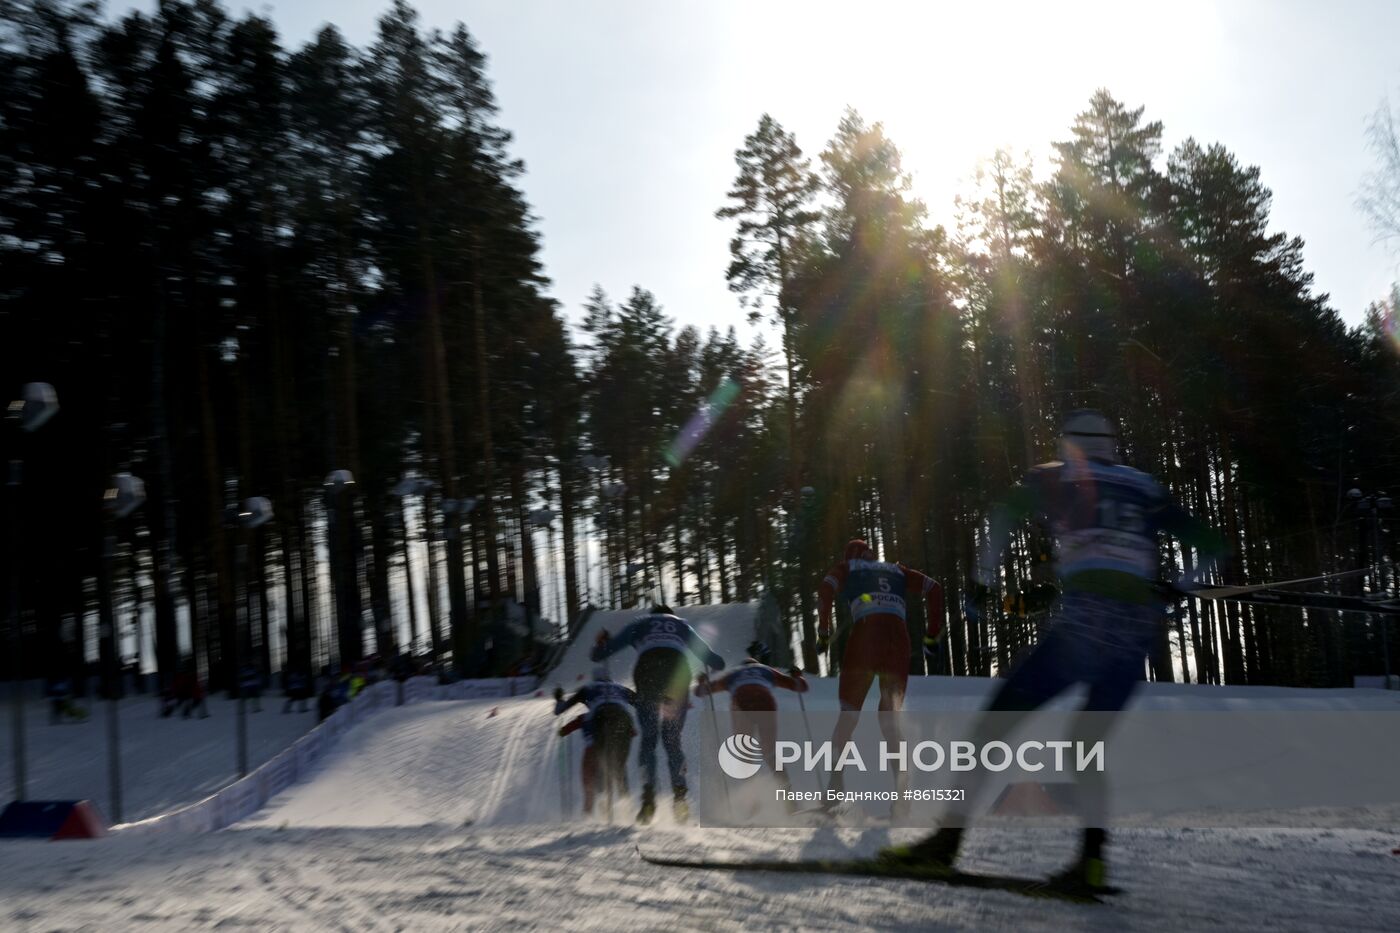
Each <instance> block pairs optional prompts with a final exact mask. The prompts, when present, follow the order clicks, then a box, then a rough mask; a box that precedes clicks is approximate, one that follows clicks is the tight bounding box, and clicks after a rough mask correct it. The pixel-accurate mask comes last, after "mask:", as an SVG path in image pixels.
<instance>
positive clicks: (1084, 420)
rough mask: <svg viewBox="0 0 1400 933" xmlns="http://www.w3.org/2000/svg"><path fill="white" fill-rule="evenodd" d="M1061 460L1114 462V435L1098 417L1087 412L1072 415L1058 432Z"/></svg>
mask: <svg viewBox="0 0 1400 933" xmlns="http://www.w3.org/2000/svg"><path fill="white" fill-rule="evenodd" d="M1060 459H1061V460H1067V461H1068V460H1097V461H1099V462H1101V463H1117V462H1118V432H1117V431H1115V430H1114V429H1113V424H1112V423H1111V422H1110V421H1109V420H1108V419H1107V418H1105V417H1104V416H1103V415H1102V414H1101V413H1099V412H1097V411H1094V410H1093V409H1090V408H1081V409H1079V410H1078V411H1072V412H1070V413H1069V415H1068V416H1067V417H1066V418H1065V426H1064V428H1063V429H1062V430H1061V431H1060Z"/></svg>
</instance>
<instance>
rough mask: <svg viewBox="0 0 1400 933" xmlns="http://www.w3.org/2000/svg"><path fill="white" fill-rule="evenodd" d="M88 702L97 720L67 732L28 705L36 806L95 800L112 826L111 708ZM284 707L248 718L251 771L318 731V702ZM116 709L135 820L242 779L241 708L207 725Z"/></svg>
mask: <svg viewBox="0 0 1400 933" xmlns="http://www.w3.org/2000/svg"><path fill="white" fill-rule="evenodd" d="M6 699H7V700H8V697H7V698H6ZM79 702H80V703H82V705H84V706H85V707H86V708H88V709H89V715H88V718H87V719H86V720H85V721H83V722H76V723H74V722H66V723H63V724H61V725H51V724H50V723H49V704H48V701H47V700H40V699H37V698H35V699H33V700H31V701H30V702H28V703H27V704H26V705H25V711H26V713H27V715H26V716H25V722H26V728H25V733H26V738H27V741H26V742H25V747H26V749H27V754H26V759H27V765H28V767H27V771H28V775H27V779H26V781H25V783H26V785H27V790H28V796H29V798H30V799H31V800H72V799H77V798H87V799H90V800H92V801H93V802H94V803H96V804H97V806H98V808H99V809H100V810H102V812H103V813H104V814H106V815H107V817H108V819H110V818H111V801H110V799H109V795H108V791H107V787H108V780H107V773H108V772H107V702H106V701H103V700H98V701H86V700H85V701H79ZM250 703H251V701H250ZM282 703H283V700H282V698H281V697H280V696H264V697H263V701H262V708H263V711H262V712H261V713H251V712H250V713H249V715H248V767H249V768H256V767H257V766H258V765H260V764H262V763H263V762H264V761H267V760H268V759H269V758H271V757H272V756H273V755H276V754H277V753H278V752H280V751H281V750H282V749H284V748H286V747H287V746H288V745H291V744H292V743H293V742H295V741H296V740H297V739H298V738H299V737H300V736H302V735H303V734H305V733H306V731H307V730H308V729H310V728H311V727H313V726H314V725H316V704H315V702H314V701H309V702H308V703H307V705H306V708H307V709H308V710H309V712H305V713H298V712H291V713H287V714H286V715H283V714H282V712H281V710H282ZM5 705H6V707H7V708H6V709H5V713H4V717H3V722H0V802H8V801H10V800H13V799H14V796H15V786H14V746H13V744H12V743H11V741H10V734H11V733H10V709H9V703H8V702H7V703H6V704H5ZM117 705H118V709H119V712H118V729H119V733H120V735H121V742H120V747H121V771H122V796H123V803H124V809H123V811H122V816H123V817H124V818H125V819H126V820H139V819H144V818H145V817H148V816H154V815H155V814H157V813H163V812H165V811H166V810H170V809H172V808H174V807H176V806H179V805H181V804H186V803H192V802H193V801H195V800H199V799H200V798H202V797H206V796H208V795H209V794H211V793H213V792H214V791H216V790H218V789H219V788H220V787H223V786H224V785H225V784H228V783H229V782H230V781H232V780H234V779H235V778H237V777H238V752H237V746H236V745H235V741H236V738H235V736H236V729H237V708H238V702H237V701H236V700H226V699H224V698H223V697H222V696H219V697H212V698H210V699H209V701H208V706H209V718H208V719H200V718H198V714H196V715H195V716H194V717H192V718H190V719H182V718H181V717H180V716H179V714H176V715H175V716H173V717H171V718H169V719H161V718H160V717H159V716H158V715H157V714H156V713H157V701H156V699H155V697H153V696H150V695H147V696H134V697H127V698H126V699H124V700H121V701H120V702H119V703H118V704H117ZM251 708H252V707H251V705H250V706H249V709H251ZM296 708H297V707H296V705H294V706H293V710H295V709H296ZM0 926H3V924H0Z"/></svg>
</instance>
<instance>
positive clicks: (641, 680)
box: [592, 603, 724, 824]
mask: <svg viewBox="0 0 1400 933" xmlns="http://www.w3.org/2000/svg"><path fill="white" fill-rule="evenodd" d="M624 648H635V649H636V651H637V663H636V665H635V666H634V667H633V668H632V685H633V686H634V687H635V688H636V691H637V704H636V706H637V726H638V728H639V729H640V730H641V748H640V750H639V751H638V753H637V762H638V764H639V765H640V766H641V769H642V781H643V784H642V808H641V810H640V812H638V814H637V822H638V823H642V824H646V823H650V822H651V818H652V816H653V815H655V813H656V742H657V739H658V738H659V739H660V740H661V744H662V746H663V747H664V748H665V750H666V766H667V769H668V770H669V771H670V774H671V793H672V797H673V806H674V809H675V816H676V821H677V822H681V823H683V822H685V821H686V820H687V819H688V818H689V816H690V805H689V804H687V803H686V799H685V798H686V792H687V784H686V775H685V752H684V751H683V750H682V749H681V730H682V729H683V728H685V715H686V711H687V710H688V709H689V708H690V677H691V666H690V661H689V660H688V658H690V657H694V658H695V659H697V660H698V661H699V662H700V664H701V665H703V666H704V667H706V668H709V669H710V670H715V671H718V670H723V669H724V658H722V657H720V656H719V655H718V654H716V653H715V652H714V650H713V649H711V648H710V646H709V644H708V643H706V641H705V639H703V638H701V637H700V636H699V635H698V634H696V632H695V629H693V628H691V627H690V624H689V623H688V622H686V621H685V620H684V619H681V618H679V617H677V616H676V615H675V614H674V613H673V612H671V610H670V608H669V607H667V606H663V605H661V604H659V603H658V604H656V605H654V606H652V607H651V612H650V613H649V614H647V615H644V616H641V617H640V618H638V619H637V620H636V621H634V622H632V624H630V625H628V626H627V627H626V628H625V629H623V630H622V631H621V632H619V633H618V634H617V635H615V636H613V635H609V634H608V632H607V631H606V630H604V631H602V632H599V633H598V641H597V643H596V644H595V645H594V646H593V652H592V658H593V660H594V661H595V662H598V661H602V660H603V659H605V658H608V657H610V656H612V655H614V654H616V653H617V652H619V651H621V650H623V649H624Z"/></svg>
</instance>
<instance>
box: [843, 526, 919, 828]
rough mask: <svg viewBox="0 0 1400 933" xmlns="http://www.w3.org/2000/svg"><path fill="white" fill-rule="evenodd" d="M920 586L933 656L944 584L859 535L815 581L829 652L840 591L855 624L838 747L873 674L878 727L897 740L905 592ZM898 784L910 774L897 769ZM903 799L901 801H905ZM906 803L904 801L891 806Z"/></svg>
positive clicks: (905, 669) (904, 667)
mask: <svg viewBox="0 0 1400 933" xmlns="http://www.w3.org/2000/svg"><path fill="white" fill-rule="evenodd" d="M910 588H914V589H917V590H918V591H919V592H920V593H922V594H923V599H924V639H923V641H924V645H923V648H924V654H925V655H926V656H931V655H932V654H933V652H934V649H935V648H936V647H937V645H938V641H939V639H940V638H941V636H942V634H943V587H942V586H940V585H939V584H938V582H937V581H935V580H933V579H931V578H930V577H927V576H925V575H924V574H922V573H920V572H919V571H917V570H911V569H910V568H908V567H906V566H904V565H903V564H898V563H886V562H883V561H880V560H877V559H876V557H875V552H874V551H873V550H872V549H871V547H870V545H868V544H866V543H865V542H864V541H862V540H860V539H859V538H856V539H853V540H852V541H850V543H848V544H847V545H846V551H845V556H844V557H843V559H842V561H841V562H840V563H839V564H837V565H836V566H834V567H832V568H831V570H829V571H827V574H826V577H825V578H824V579H823V580H822V582H821V585H820V587H819V588H818V594H819V596H820V604H819V617H820V618H819V628H818V635H819V636H820V637H819V640H818V642H817V650H818V651H820V652H822V653H825V652H826V649H827V645H828V644H829V643H830V639H831V608H832V603H833V602H834V601H835V599H836V598H837V597H838V596H839V597H840V598H841V599H842V600H844V601H845V602H846V604H847V605H848V606H849V607H850V610H851V624H850V628H849V631H848V634H847V637H846V644H845V649H844V651H843V652H842V655H841V675H840V680H839V684H838V688H837V692H838V694H839V697H840V700H841V713H840V714H839V715H838V716H837V719H836V728H835V730H833V732H832V736H831V740H832V743H833V744H832V747H833V748H844V747H845V745H846V743H847V742H849V741H850V740H851V736H852V735H854V734H855V730H856V724H857V722H858V720H859V718H860V710H861V707H862V706H863V705H864V704H865V696H866V694H868V693H869V692H870V684H871V682H872V681H874V680H876V679H877V678H878V679H879V682H880V705H879V710H880V714H881V715H880V717H879V718H880V732H881V734H882V735H883V736H884V737H885V741H886V742H889V743H892V744H896V745H897V744H898V743H899V741H900V735H899V723H898V721H897V718H896V717H895V716H893V715H890V714H893V713H897V712H899V711H900V710H902V709H903V708H904V692H905V689H906V688H907V686H908V684H909V629H908V626H907V624H906V622H905V619H904V608H905V603H904V595H905V593H907V592H908V591H909V589H910ZM895 781H896V784H897V785H898V786H897V787H896V790H897V791H902V789H903V784H904V782H905V781H907V778H906V777H905V776H904V775H903V773H902V772H896V773H895ZM841 787H842V781H841V772H839V771H837V772H835V773H834V774H833V775H832V779H831V783H830V785H829V786H828V790H840V789H841ZM901 802H902V801H901ZM893 809H894V810H895V812H896V813H897V812H899V811H900V810H902V809H903V808H902V806H900V805H899V804H897V805H896V807H894V808H893Z"/></svg>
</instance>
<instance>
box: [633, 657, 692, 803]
mask: <svg viewBox="0 0 1400 933" xmlns="http://www.w3.org/2000/svg"><path fill="white" fill-rule="evenodd" d="M632 682H633V684H634V685H635V686H636V688H637V726H638V728H640V730H641V733H642V736H641V738H642V747H641V749H640V751H639V752H638V753H637V763H638V764H639V765H641V768H642V781H643V783H644V784H646V786H648V787H655V786H656V740H657V738H658V733H659V737H660V739H661V745H662V747H663V748H664V749H665V750H666V767H667V768H668V769H669V770H670V772H671V789H672V790H673V791H684V790H685V788H686V783H685V752H684V751H682V750H681V730H682V729H684V728H685V714H686V710H687V708H689V706H690V664H689V663H688V662H687V661H686V659H685V655H684V654H683V653H681V652H679V651H676V650H674V649H672V648H652V649H651V650H650V651H646V652H644V653H643V654H642V655H641V657H639V658H637V666H636V667H634V668H633V669H632Z"/></svg>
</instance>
